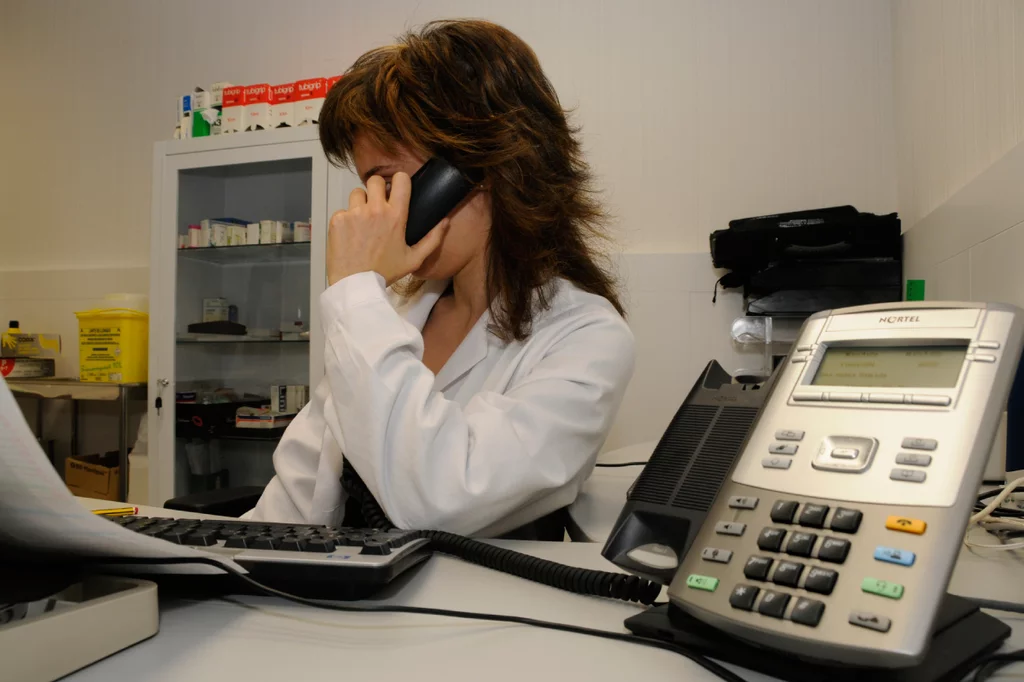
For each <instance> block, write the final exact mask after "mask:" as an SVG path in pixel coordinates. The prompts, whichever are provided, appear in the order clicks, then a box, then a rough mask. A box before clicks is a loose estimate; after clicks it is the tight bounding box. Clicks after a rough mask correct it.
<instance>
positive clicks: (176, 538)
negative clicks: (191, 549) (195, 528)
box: [161, 528, 192, 545]
mask: <svg viewBox="0 0 1024 682" xmlns="http://www.w3.org/2000/svg"><path fill="white" fill-rule="evenodd" d="M191 533H192V530H191V529H189V528H172V529H171V530H169V531H167V533H166V534H164V535H163V536H162V537H161V539H162V540H167V541H168V542H173V543H175V544H177V545H184V544H185V538H187V537H188V536H189V535H190V534H191Z"/></svg>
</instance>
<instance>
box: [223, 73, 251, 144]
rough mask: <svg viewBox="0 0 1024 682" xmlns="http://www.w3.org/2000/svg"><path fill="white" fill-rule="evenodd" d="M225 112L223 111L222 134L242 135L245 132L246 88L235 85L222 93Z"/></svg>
mask: <svg viewBox="0 0 1024 682" xmlns="http://www.w3.org/2000/svg"><path fill="white" fill-rule="evenodd" d="M221 98H222V100H223V104H224V106H223V110H222V111H221V123H220V128H221V133H240V132H242V131H243V130H245V127H246V118H245V88H243V87H242V86H241V85H233V86H231V87H229V88H224V90H223V91H222V92H221Z"/></svg>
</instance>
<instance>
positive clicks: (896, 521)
mask: <svg viewBox="0 0 1024 682" xmlns="http://www.w3.org/2000/svg"><path fill="white" fill-rule="evenodd" d="M885 527H886V528H888V529H889V530H899V531H903V532H904V533H914V534H915V535H920V534H921V533H923V532H924V529H925V528H927V527H928V524H927V523H925V522H924V521H922V520H920V519H908V518H907V517H905V516H890V517H889V518H888V519H886V520H885Z"/></svg>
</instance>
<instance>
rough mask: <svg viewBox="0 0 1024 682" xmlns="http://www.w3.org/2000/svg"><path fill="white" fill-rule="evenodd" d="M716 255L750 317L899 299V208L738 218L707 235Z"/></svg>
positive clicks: (833, 209) (838, 209)
mask: <svg viewBox="0 0 1024 682" xmlns="http://www.w3.org/2000/svg"><path fill="white" fill-rule="evenodd" d="M710 241H711V259H712V262H713V264H714V266H715V267H716V268H724V269H727V270H729V271H730V272H729V273H727V274H726V275H725V276H723V277H722V278H721V279H720V280H719V283H720V285H721V286H722V287H723V288H735V287H742V288H743V294H744V304H745V309H746V313H747V314H748V315H766V316H775V317H796V318H805V317H807V316H809V315H812V314H814V313H816V312H818V311H821V310H829V309H836V308H844V307H849V306H855V305H866V304H871V303H886V302H891V301H899V300H901V299H902V285H903V240H902V236H901V230H900V219H899V217H898V216H897V215H896V214H895V213H891V214H888V215H875V214H873V213H863V212H860V211H858V210H857V209H856V208H854V207H853V206H835V207H831V208H821V209H814V210H807V211H797V212H794V213H781V214H776V215H765V216H758V217H754V218H741V219H738V220H732V221H730V222H729V227H728V229H724V230H716V231H714V232H712V233H711V235H710Z"/></svg>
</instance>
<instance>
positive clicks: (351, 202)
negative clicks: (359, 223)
mask: <svg viewBox="0 0 1024 682" xmlns="http://www.w3.org/2000/svg"><path fill="white" fill-rule="evenodd" d="M365 205H366V191H365V190H364V189H363V188H362V187H356V188H355V189H354V190H352V191H351V192H350V193H349V195H348V207H349V209H353V208H355V207H356V206H365Z"/></svg>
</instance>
